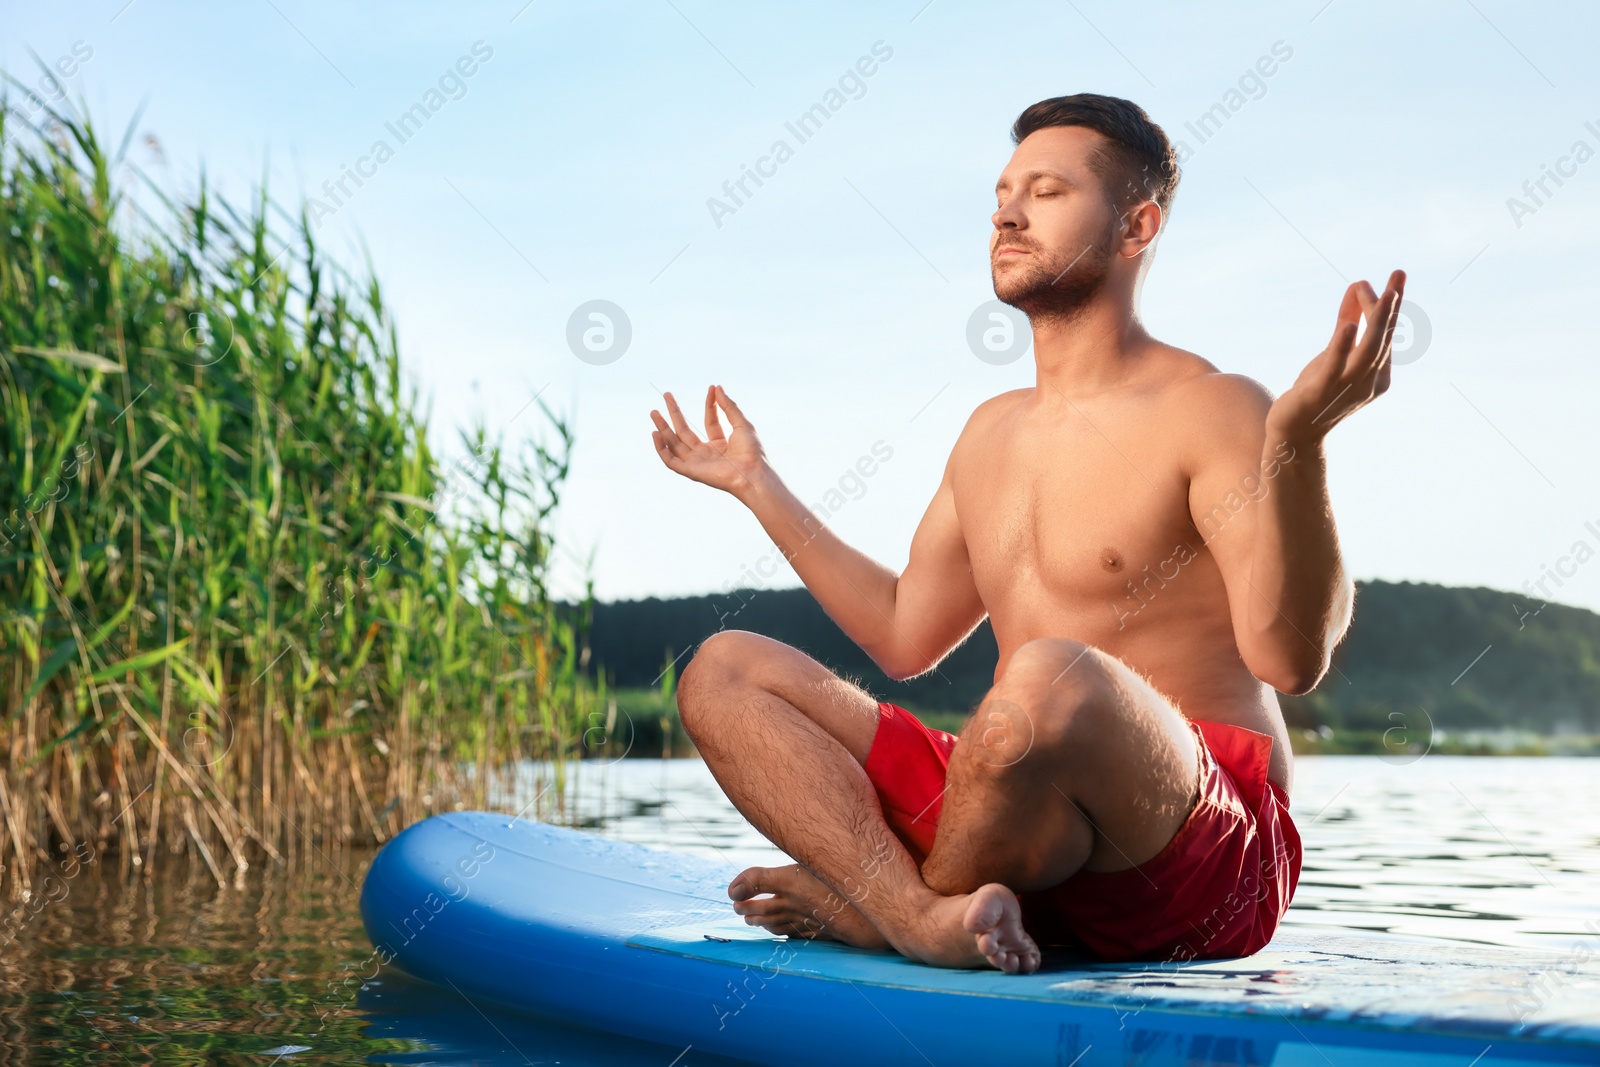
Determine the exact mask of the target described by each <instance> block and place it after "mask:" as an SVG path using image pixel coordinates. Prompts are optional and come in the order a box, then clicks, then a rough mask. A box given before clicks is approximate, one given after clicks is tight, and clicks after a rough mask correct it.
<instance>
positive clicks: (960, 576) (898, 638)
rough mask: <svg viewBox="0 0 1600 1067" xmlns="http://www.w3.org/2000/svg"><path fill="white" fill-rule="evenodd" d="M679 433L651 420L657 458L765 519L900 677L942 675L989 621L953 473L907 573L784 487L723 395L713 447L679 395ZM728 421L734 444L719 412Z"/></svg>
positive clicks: (823, 600)
mask: <svg viewBox="0 0 1600 1067" xmlns="http://www.w3.org/2000/svg"><path fill="white" fill-rule="evenodd" d="M666 400H667V410H668V414H669V415H670V416H671V420H672V421H671V424H670V425H669V424H668V422H667V420H666V419H665V418H663V417H662V416H661V415H660V413H658V412H655V411H652V412H651V413H650V415H651V418H652V419H653V420H654V422H655V424H656V432H655V433H654V435H653V436H654V439H655V445H656V452H657V454H659V455H660V457H661V461H662V462H663V463H665V464H666V465H667V467H668V468H669V469H671V470H673V471H675V472H677V473H678V474H682V475H683V476H684V477H686V478H691V479H693V480H695V481H698V482H702V483H704V484H706V485H710V486H712V487H714V488H717V489H722V490H724V491H726V492H728V493H730V494H731V495H733V496H734V497H736V498H737V499H738V500H739V501H741V502H742V503H743V504H744V505H745V506H746V507H748V508H749V509H750V510H751V512H752V513H753V514H754V515H755V516H756V519H757V520H758V521H759V522H760V523H761V526H762V528H763V529H764V530H766V532H767V535H768V536H769V537H771V538H772V542H773V544H775V545H776V546H777V547H778V549H779V550H780V551H782V553H783V555H784V557H785V558H787V559H788V560H789V563H790V565H791V566H792V567H793V568H794V570H795V573H796V574H798V575H799V576H800V580H801V581H803V582H804V583H805V585H806V588H807V589H809V590H810V591H811V595H812V596H814V597H816V599H817V603H819V604H821V605H822V609H823V610H824V611H826V612H827V613H828V615H829V617H830V618H832V619H833V620H834V622H835V623H837V624H838V625H839V628H840V629H842V630H843V631H844V632H845V633H846V634H848V635H849V637H850V639H851V640H853V641H854V642H855V643H856V644H858V645H860V646H861V648H862V649H863V650H864V651H865V652H866V653H867V655H869V656H871V657H872V659H873V662H875V663H877V664H878V666H879V667H880V668H882V669H883V671H884V673H885V674H887V675H889V676H890V677H891V678H896V679H900V678H909V677H912V676H914V675H917V674H921V673H922V672H923V671H926V670H928V669H929V668H930V667H932V666H934V665H935V664H936V663H938V662H939V661H940V660H941V659H943V658H944V657H945V656H946V655H947V654H948V653H949V652H950V650H951V649H953V648H954V647H955V646H956V645H958V644H960V643H961V641H962V640H963V639H964V638H965V637H966V636H967V635H968V634H969V633H971V632H972V630H973V628H974V627H976V626H977V625H978V623H979V622H981V621H982V620H983V617H984V609H983V602H982V600H981V598H980V597H979V596H978V590H977V587H976V586H975V585H974V583H973V578H972V566H971V563H970V561H969V560H968V557H967V546H966V541H965V539H964V538H963V536H962V533H961V523H960V520H959V519H958V518H957V516H956V508H955V493H954V490H953V488H952V485H951V473H950V468H951V464H950V463H947V464H946V466H945V472H944V477H943V479H942V480H941V481H940V483H939V489H938V492H936V493H935V494H934V498H933V501H932V503H930V504H929V505H928V510H927V512H926V513H925V514H924V515H923V517H922V522H921V524H920V525H919V526H918V527H917V532H916V534H915V536H913V538H912V540H911V553H910V558H909V561H908V562H907V564H906V569H905V571H904V572H903V573H901V574H898V575H897V574H895V572H894V571H892V570H890V569H889V568H888V567H885V566H884V565H883V564H881V563H878V562H877V561H875V560H873V559H871V558H870V557H868V556H867V555H866V554H865V553H862V552H860V551H859V550H857V549H855V548H852V547H851V546H849V545H847V544H845V543H844V542H843V541H841V540H840V539H839V537H838V536H837V535H836V534H834V532H833V531H832V530H830V529H828V527H827V526H826V525H825V524H824V523H823V522H822V520H821V519H819V518H818V517H817V516H816V515H815V514H813V513H812V511H811V509H810V508H808V507H806V505H805V504H804V503H802V502H801V501H800V499H799V498H798V497H796V496H795V495H794V493H792V492H791V491H790V490H789V488H788V487H787V486H785V485H784V484H783V481H782V479H780V478H779V477H778V475H777V473H776V472H775V471H773V469H772V467H771V465H770V464H768V463H767V460H766V455H765V453H764V452H763V450H762V448H761V443H760V441H759V440H758V439H757V437H756V435H755V428H754V427H753V426H752V425H751V424H750V421H749V420H748V419H747V418H745V416H744V414H743V412H741V411H740V410H739V407H738V405H736V404H734V403H733V401H732V400H731V399H730V398H729V397H728V395H727V393H726V392H724V391H723V390H722V388H721V387H720V386H713V387H712V388H711V389H709V390H707V394H706V439H705V440H703V441H702V440H701V439H700V438H699V436H698V435H696V434H695V432H694V430H693V429H692V428H690V427H689V425H688V422H687V421H686V420H685V419H684V417H683V413H682V411H681V410H679V408H678V405H677V402H676V401H675V400H674V399H673V398H672V394H670V393H668V394H666ZM719 407H720V408H721V410H722V412H724V413H726V415H727V417H728V421H729V424H730V429H729V431H728V433H727V434H726V435H725V434H724V432H723V428H722V425H721V421H720V419H719V418H718V410H717V409H718V408H719Z"/></svg>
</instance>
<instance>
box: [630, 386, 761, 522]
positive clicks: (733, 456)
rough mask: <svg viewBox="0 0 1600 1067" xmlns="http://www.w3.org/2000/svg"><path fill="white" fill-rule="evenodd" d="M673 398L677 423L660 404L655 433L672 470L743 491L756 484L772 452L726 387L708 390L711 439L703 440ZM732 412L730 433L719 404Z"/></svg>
mask: <svg viewBox="0 0 1600 1067" xmlns="http://www.w3.org/2000/svg"><path fill="white" fill-rule="evenodd" d="M662 395H663V396H665V397H666V399H667V414H669V415H671V416H672V425H671V426H668V425H667V420H666V419H663V418H662V417H661V413H660V412H659V411H656V410H655V409H654V408H652V409H651V410H650V418H651V420H652V421H654V422H655V424H656V428H655V430H654V431H653V432H652V433H651V434H650V437H651V439H652V440H653V441H654V442H655V445H656V454H657V455H659V456H660V457H661V462H663V463H665V464H666V465H667V467H668V468H669V469H670V470H673V471H676V472H677V473H679V474H681V475H683V476H684V477H685V478H689V479H691V480H693V481H696V482H701V483H703V484H705V485H709V486H711V487H712V488H714V489H721V490H724V491H726V492H729V493H732V494H733V495H734V496H739V495H740V494H741V493H743V492H744V491H745V490H746V489H748V488H749V487H750V485H751V484H752V482H753V481H754V479H755V476H756V474H757V473H758V472H759V471H760V470H761V469H762V468H764V467H765V466H766V462H767V456H766V453H765V452H763V451H762V449H761V441H760V439H758V438H757V437H756V429H755V427H754V426H752V425H750V420H749V419H747V418H745V417H744V412H742V411H740V410H739V405H737V404H735V403H734V402H733V401H732V400H731V399H730V398H729V396H728V394H727V393H726V392H725V391H723V388H722V386H720V385H713V386H711V387H710V388H708V389H707V390H706V439H705V440H704V441H702V440H701V439H700V438H699V437H698V436H696V434H695V432H694V430H693V429H692V428H691V427H690V426H689V421H688V420H687V419H685V418H684V417H683V412H682V411H681V410H680V409H679V408H678V402H677V401H676V400H675V399H673V396H672V394H671V393H663V394H662ZM719 405H720V406H721V408H722V410H723V411H724V412H726V413H727V416H728V424H729V427H730V428H731V432H729V433H727V434H724V433H723V430H722V420H721V419H720V418H719V417H718V412H717V407H718V406H719Z"/></svg>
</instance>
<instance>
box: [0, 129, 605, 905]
mask: <svg viewBox="0 0 1600 1067" xmlns="http://www.w3.org/2000/svg"><path fill="white" fill-rule="evenodd" d="M129 132H130V134H131V132H132V130H131V128H130V131H129ZM0 139H3V141H4V147H3V148H0V441H3V443H4V449H5V454H4V461H3V463H0V704H3V707H4V721H3V725H0V743H3V744H5V745H6V746H7V747H6V755H5V758H4V760H3V764H0V863H3V864H4V865H5V867H6V872H5V877H6V878H7V880H8V881H9V882H10V883H11V885H12V887H13V891H16V890H17V888H18V887H20V889H21V890H24V891H25V890H26V889H27V886H28V880H29V878H30V876H31V875H30V871H32V870H33V869H34V866H35V865H36V864H38V863H39V862H41V861H44V860H47V859H50V858H52V857H53V856H54V855H55V854H56V853H57V852H61V851H65V850H69V849H71V848H72V847H74V845H75V844H77V843H79V842H94V843H95V844H96V845H97V846H98V847H100V848H101V849H103V850H104V849H109V850H111V851H112V852H114V853H115V854H116V855H118V856H119V857H120V858H121V863H122V864H123V866H124V868H136V867H141V866H143V867H145V868H146V869H149V868H150V867H151V866H152V865H151V863H150V861H151V859H152V858H153V856H154V854H155V853H156V852H157V851H158V850H170V851H189V852H190V853H191V854H192V855H194V856H195V857H197V858H198V859H199V860H200V861H203V862H204V863H205V864H206V865H207V866H208V867H209V868H210V870H211V873H212V874H213V875H214V876H215V877H216V878H217V880H218V881H222V880H223V879H224V878H225V877H227V876H228V875H229V873H230V871H231V872H235V873H237V872H242V871H243V870H244V869H245V867H246V866H247V865H248V864H249V863H250V862H252V860H253V859H256V860H259V858H260V857H262V856H269V857H274V858H285V857H287V858H293V857H294V856H295V855H296V854H301V855H303V854H306V853H308V852H310V851H313V850H320V849H321V848H324V847H329V846H330V845H332V844H338V843H342V842H361V841H381V840H384V839H385V838H387V837H388V836H390V835H392V834H393V833H395V832H396V831H397V830H398V829H400V828H401V827H403V826H405V825H407V824H409V823H410V822H412V821H414V820H416V819H418V818H420V817H423V816H425V815H427V814H429V813H431V812H434V811H439V810H445V809H449V808H454V807H457V806H461V805H469V806H470V805H482V804H485V803H487V802H489V798H490V795H491V791H492V789H493V788H494V783H495V781H496V774H497V772H499V771H503V770H504V769H506V768H509V767H510V766H511V765H512V764H513V763H514V761H516V760H521V759H535V760H541V761H549V762H548V763H545V764H542V765H543V766H547V767H549V768H551V770H550V772H549V773H551V774H553V775H555V776H556V777H557V778H558V779H559V778H561V777H562V773H563V772H562V768H563V767H564V766H565V763H564V761H565V759H566V758H567V757H568V756H570V755H572V754H574V753H576V752H578V751H579V750H580V749H581V747H582V741H581V739H582V736H583V733H584V727H585V725H586V724H588V723H591V722H594V721H596V719H597V709H598V708H600V707H602V706H604V704H605V703H606V700H607V697H606V693H605V691H604V685H603V683H601V684H600V685H599V686H598V687H597V686H594V685H592V684H590V683H587V682H586V681H585V679H584V676H583V673H582V670H581V664H580V662H579V661H580V658H581V657H582V656H583V654H584V651H585V650H584V648H583V645H584V642H583V632H582V627H583V622H582V620H581V618H579V619H577V620H574V619H572V618H569V617H567V616H564V615H562V614H559V613H558V611H557V607H556V605H555V603H554V602H553V601H552V599H551V597H550V596H549V595H548V593H547V589H546V576H547V573H548V564H549V561H550V555H551V541H550V536H549V532H548V529H549V520H550V517H551V513H552V509H554V508H555V506H556V504H557V500H558V496H559V490H560V488H561V486H562V484H563V483H564V481H565V479H566V477H567V474H568V457H569V456H570V450H571V444H572V436H571V433H570V431H569V428H568V426H567V424H566V423H565V422H564V421H563V420H561V419H560V418H558V417H557V416H555V415H554V414H552V413H551V412H550V410H549V409H548V408H547V407H545V406H544V405H543V403H542V402H541V404H540V407H541V408H542V409H543V411H544V414H545V417H546V418H547V420H548V422H549V424H550V425H551V426H552V427H553V434H554V437H555V444H554V445H553V446H551V447H548V448H547V447H545V446H544V445H543V444H541V443H536V442H523V443H522V444H520V445H518V446H516V447H512V446H508V445H506V444H504V443H503V442H502V441H501V440H499V439H497V438H495V437H493V436H491V435H490V434H488V433H487V432H486V431H484V430H483V429H481V428H478V429H475V430H474V431H472V432H470V433H466V434H463V435H462V438H463V444H464V445H465V446H466V448H467V451H468V458H467V460H465V461H463V462H460V463H456V464H453V465H449V466H445V465H442V464H441V462H440V460H439V458H438V457H437V456H436V455H435V453H434V451H433V449H432V447H431V446H430V444H429V439H428V433H427V426H426V424H425V419H424V417H423V416H422V415H421V414H420V408H419V404H418V401H417V398H416V397H415V395H413V394H412V393H410V392H409V391H408V390H407V388H406V387H405V386H404V384H403V382H402V379H401V373H400V361H399V354H398V351H397V346H396V337H395V329H394V323H393V319H392V316H391V314H390V309H389V308H388V307H387V306H386V305H385V303H384V299H383V293H382V290H381V288H380V286H379V284H378V282H377V281H376V280H375V279H372V278H370V277H367V278H365V279H356V278H353V277H352V276H351V275H349V274H347V273H345V272H344V271H342V270H341V269H339V268H338V267H337V266H336V265H335V264H333V263H331V262H330V261H329V260H328V259H326V258H325V257H324V256H323V254H322V253H321V251H320V250H319V249H318V247H317V244H316V241H315V240H314V235H313V232H312V230H311V228H310V227H309V225H308V223H307V221H306V218H305V215H304V212H303V211H302V212H301V213H300V215H299V216H298V217H296V216H295V215H294V214H293V213H290V212H287V211H285V210H283V209H282V208H281V207H280V206H279V205H277V204H276V203H275V202H274V201H272V200H271V199H269V198H268V196H267V194H266V192H265V191H264V190H263V191H261V192H260V193H258V194H256V195H254V196H253V197H252V200H251V202H250V203H248V204H245V205H238V204H233V203H229V202H227V201H226V200H225V199H223V198H220V197H218V196H217V195H216V194H215V193H214V192H213V191H212V190H211V189H210V188H209V187H208V185H207V183H206V181H205V178H204V175H203V174H202V175H201V176H200V178H199V183H198V189H197V191H196V192H193V193H191V194H189V195H177V194H173V193H170V192H168V191H165V190H163V189H162V188H160V187H159V186H158V185H156V184H155V183H152V182H150V181H149V180H148V179H146V178H144V177H143V176H142V175H140V174H138V173H137V171H136V169H135V168H133V167H132V165H131V164H130V163H128V162H127V161H126V159H125V153H126V149H127V144H128V138H124V139H123V141H122V145H121V147H120V148H119V149H117V150H116V151H111V150H109V149H108V147H107V145H105V144H104V143H102V141H101V140H100V138H99V135H98V133H97V131H96V129H95V127H94V126H93V124H92V123H91V122H90V121H89V120H88V119H86V118H81V117H79V116H78V115H76V114H75V113H57V112H54V111H51V112H50V113H49V117H48V119H47V121H46V124H45V125H44V126H42V127H33V126H29V125H27V124H26V123H25V122H23V121H21V116H20V115H18V114H17V113H15V112H6V113H4V114H3V115H0ZM135 182H142V183H143V184H142V185H137V186H136V185H134V183H135ZM130 188H133V189H137V190H138V191H139V193H140V195H139V196H131V195H129V192H128V190H129V189H130ZM368 271H369V274H370V265H369V267H368ZM553 784H554V785H555V786H556V788H554V789H552V790H550V796H552V797H556V798H559V797H560V795H561V789H560V785H561V783H560V782H559V781H557V782H555V783H553ZM557 802H559V801H557Z"/></svg>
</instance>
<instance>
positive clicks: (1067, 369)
mask: <svg viewBox="0 0 1600 1067" xmlns="http://www.w3.org/2000/svg"><path fill="white" fill-rule="evenodd" d="M1149 344H1150V335H1149V334H1148V333H1147V332H1146V331H1145V328H1144V324H1143V323H1141V322H1140V321H1139V318H1138V315H1137V314H1135V313H1134V310H1133V308H1132V306H1131V302H1130V301H1128V300H1126V299H1125V298H1120V299H1119V298H1117V297H1114V296H1112V294H1108V293H1103V294H1100V295H1098V296H1097V297H1096V298H1094V299H1092V300H1091V301H1090V302H1089V303H1088V304H1086V305H1084V307H1083V308H1081V309H1080V311H1079V313H1078V314H1077V315H1075V316H1073V317H1072V318H1071V319H1069V320H1062V319H1058V318H1044V319H1041V320H1039V321H1036V322H1034V323H1033V360H1034V367H1035V372H1036V373H1035V382H1036V389H1037V392H1038V394H1039V397H1040V399H1041V400H1044V401H1046V402H1048V401H1049V400H1052V399H1054V400H1061V399H1078V398H1081V397H1086V396H1093V395H1095V394H1096V393H1100V392H1104V391H1105V390H1106V389H1109V388H1112V387H1114V386H1115V385H1117V384H1118V383H1120V382H1122V381H1124V380H1125V379H1126V378H1127V377H1128V376H1129V374H1130V373H1131V372H1132V370H1133V366H1134V363H1135V362H1136V361H1137V359H1138V357H1139V354H1140V353H1141V352H1143V351H1145V350H1146V349H1147V346H1148V345H1149Z"/></svg>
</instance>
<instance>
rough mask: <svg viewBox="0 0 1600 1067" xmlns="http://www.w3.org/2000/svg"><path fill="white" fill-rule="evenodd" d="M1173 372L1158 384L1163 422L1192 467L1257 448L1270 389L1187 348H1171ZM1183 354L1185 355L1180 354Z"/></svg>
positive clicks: (1190, 467)
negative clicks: (1165, 381)
mask: <svg viewBox="0 0 1600 1067" xmlns="http://www.w3.org/2000/svg"><path fill="white" fill-rule="evenodd" d="M1173 351H1174V352H1175V353H1177V355H1178V356H1179V357H1180V358H1177V359H1174V369H1175V371H1176V373H1174V375H1173V376H1172V378H1171V379H1169V384H1168V385H1167V387H1166V388H1165V389H1163V390H1162V397H1161V405H1160V406H1161V408H1162V411H1163V415H1164V420H1163V421H1164V422H1165V424H1166V425H1167V426H1169V427H1172V428H1173V429H1174V430H1175V431H1176V432H1175V443H1177V444H1178V445H1179V448H1180V450H1181V452H1182V453H1183V454H1184V456H1185V460H1186V462H1185V463H1184V465H1185V466H1186V467H1187V468H1189V470H1190V472H1191V473H1192V472H1194V471H1195V470H1196V469H1197V468H1199V467H1202V466H1204V465H1205V464H1206V461H1207V460H1208V459H1214V458H1216V457H1218V456H1221V455H1227V454H1230V453H1233V452H1236V451H1246V452H1254V451H1258V450H1259V449H1260V448H1261V440H1262V435H1263V433H1264V431H1265V424H1266V417H1267V411H1268V409H1269V408H1271V407H1272V401H1273V399H1274V398H1273V395H1272V392H1271V390H1269V389H1268V388H1267V387H1266V386H1264V385H1262V384H1261V383H1260V382H1258V381H1256V380H1255V379H1254V378H1251V377H1250V376H1248V375H1245V374H1229V373H1226V372H1224V371H1221V370H1219V369H1217V367H1216V366H1215V365H1213V364H1212V363H1210V362H1209V361H1207V360H1205V359H1202V358H1201V357H1199V356H1196V355H1194V354H1193V353H1189V352H1179V351H1178V350H1173ZM1184 357H1186V358H1184Z"/></svg>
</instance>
